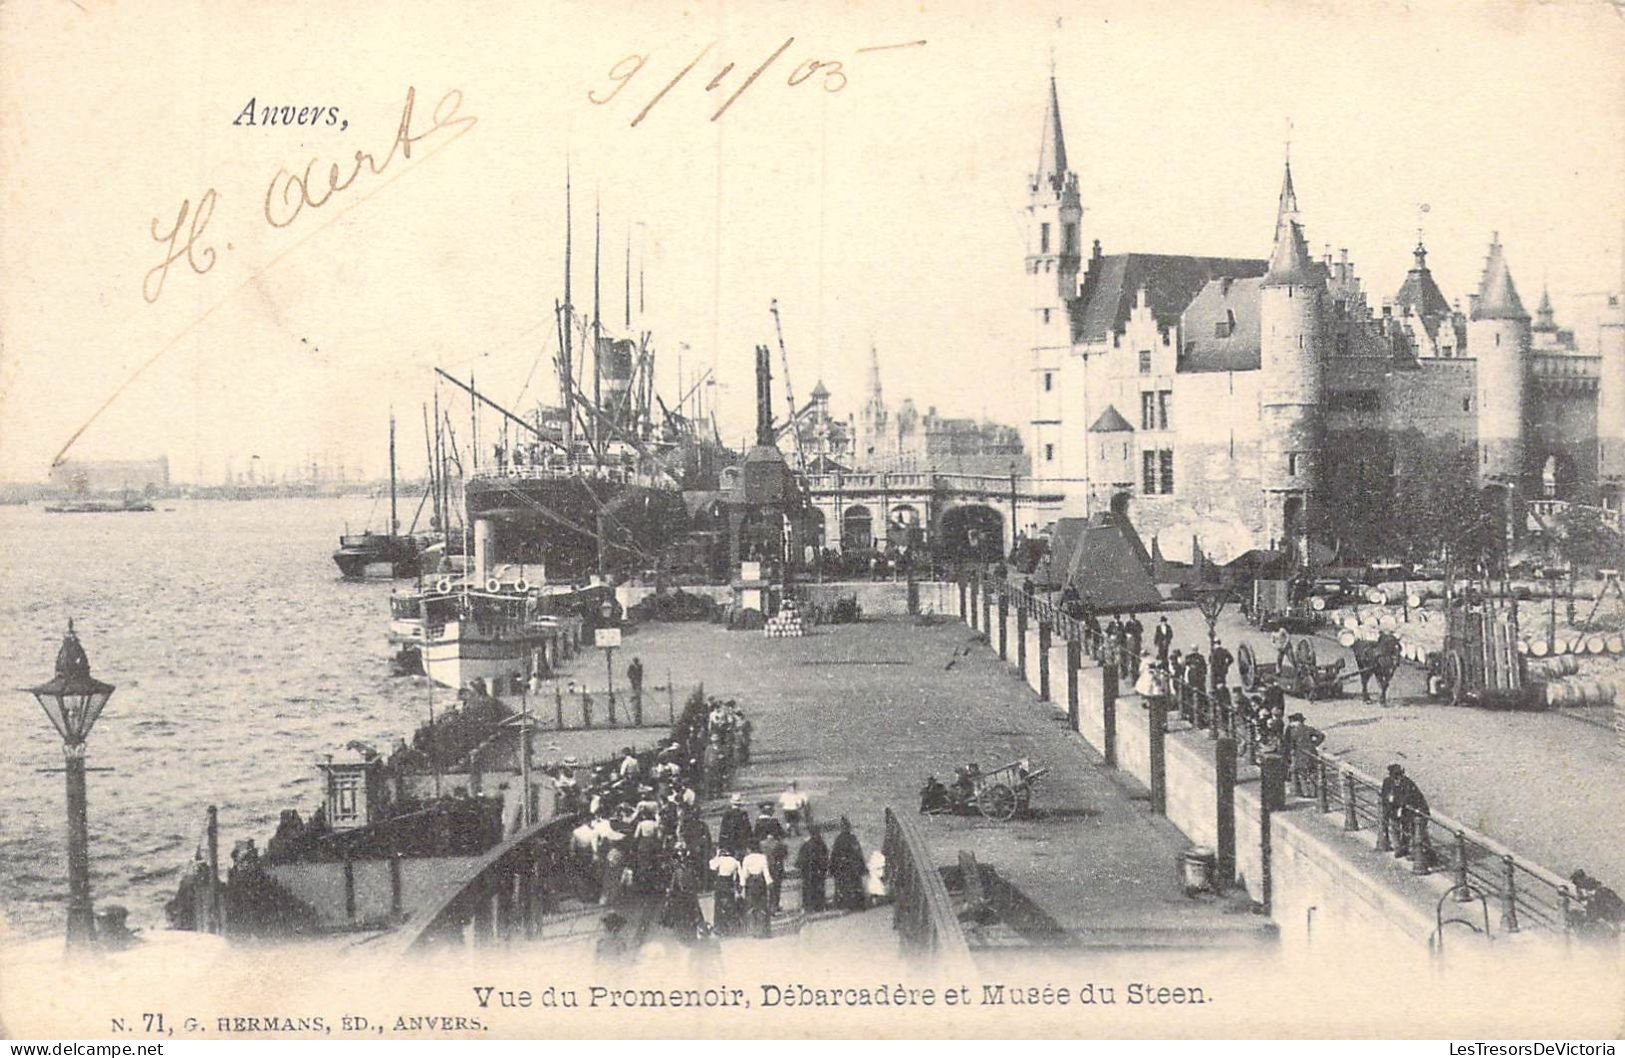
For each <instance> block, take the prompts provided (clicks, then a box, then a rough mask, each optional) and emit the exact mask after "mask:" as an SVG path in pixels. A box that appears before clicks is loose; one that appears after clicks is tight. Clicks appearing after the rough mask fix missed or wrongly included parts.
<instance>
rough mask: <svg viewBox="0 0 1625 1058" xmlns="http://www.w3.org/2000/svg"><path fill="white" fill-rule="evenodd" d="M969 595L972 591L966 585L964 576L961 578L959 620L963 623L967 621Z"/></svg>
mask: <svg viewBox="0 0 1625 1058" xmlns="http://www.w3.org/2000/svg"><path fill="white" fill-rule="evenodd" d="M969 593H970V589H969V587H968V586H967V585H966V584H965V578H964V576H963V575H961V576H960V578H959V619H960V620H961V621H963V620H965V617H966V611H967V610H968V607H967V606H966V597H967V596H968V595H969Z"/></svg>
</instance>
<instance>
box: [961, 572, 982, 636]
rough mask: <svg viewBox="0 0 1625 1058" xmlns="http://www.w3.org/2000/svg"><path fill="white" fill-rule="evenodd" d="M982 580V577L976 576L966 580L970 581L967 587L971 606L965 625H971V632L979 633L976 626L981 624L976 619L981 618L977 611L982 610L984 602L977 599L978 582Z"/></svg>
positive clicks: (968, 607) (967, 608) (968, 609)
mask: <svg viewBox="0 0 1625 1058" xmlns="http://www.w3.org/2000/svg"><path fill="white" fill-rule="evenodd" d="M980 579H981V578H980V577H977V576H975V575H974V574H973V575H971V576H969V577H967V578H966V580H967V581H969V583H968V584H967V586H966V591H967V597H968V599H969V605H968V606H967V607H966V609H965V623H966V624H968V625H970V627H971V631H973V632H974V631H977V627H976V626H977V625H978V624H979V623H980V622H979V621H977V620H976V618H977V617H978V616H979V615H978V614H977V612H976V611H977V610H978V609H980V608H981V605H982V600H980V599H978V598H977V597H976V588H977V582H978V581H979V580H980Z"/></svg>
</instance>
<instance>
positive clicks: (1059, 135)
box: [1027, 76, 1083, 344]
mask: <svg viewBox="0 0 1625 1058" xmlns="http://www.w3.org/2000/svg"><path fill="white" fill-rule="evenodd" d="M1027 191H1028V196H1029V198H1028V206H1027V212H1028V222H1027V274H1028V275H1029V276H1031V277H1032V290H1033V301H1032V309H1033V313H1034V315H1035V316H1037V317H1038V319H1037V320H1035V321H1034V322H1035V324H1036V325H1037V330H1036V332H1035V333H1036V334H1037V335H1039V337H1040V344H1051V343H1050V342H1049V341H1048V339H1047V336H1049V335H1052V334H1064V333H1065V332H1064V330H1062V329H1061V326H1060V325H1061V324H1063V323H1064V322H1065V316H1066V303H1067V302H1068V301H1069V300H1071V299H1072V298H1074V297H1076V296H1077V292H1078V268H1079V265H1080V264H1081V262H1082V249H1081V247H1082V233H1081V224H1082V221H1083V206H1082V203H1081V202H1080V200H1079V198H1078V177H1077V174H1076V173H1074V172H1072V170H1070V169H1069V168H1067V160H1066V137H1065V135H1064V133H1063V132H1062V130H1061V103H1060V98H1059V96H1058V94H1057V92H1056V87H1055V78H1054V77H1053V76H1051V77H1050V80H1049V103H1048V106H1047V107H1046V109H1045V111H1044V128H1043V131H1042V133H1041V136H1040V139H1039V144H1038V169H1037V171H1036V172H1034V174H1033V177H1032V179H1031V180H1030V181H1028V184H1027Z"/></svg>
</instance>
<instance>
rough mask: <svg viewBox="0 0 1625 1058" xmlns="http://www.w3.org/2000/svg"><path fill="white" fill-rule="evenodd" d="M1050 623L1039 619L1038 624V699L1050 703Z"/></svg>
mask: <svg viewBox="0 0 1625 1058" xmlns="http://www.w3.org/2000/svg"><path fill="white" fill-rule="evenodd" d="M1049 647H1050V627H1049V622H1048V621H1045V620H1043V619H1042V618H1040V619H1039V622H1038V697H1039V700H1040V701H1045V702H1047V701H1049V700H1050V697H1049Z"/></svg>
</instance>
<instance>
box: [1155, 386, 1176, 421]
mask: <svg viewBox="0 0 1625 1058" xmlns="http://www.w3.org/2000/svg"><path fill="white" fill-rule="evenodd" d="M1173 399H1174V394H1173V391H1172V390H1166V389H1162V390H1158V391H1157V429H1159V430H1166V429H1168V405H1169V404H1170V403H1172V401H1173Z"/></svg>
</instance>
